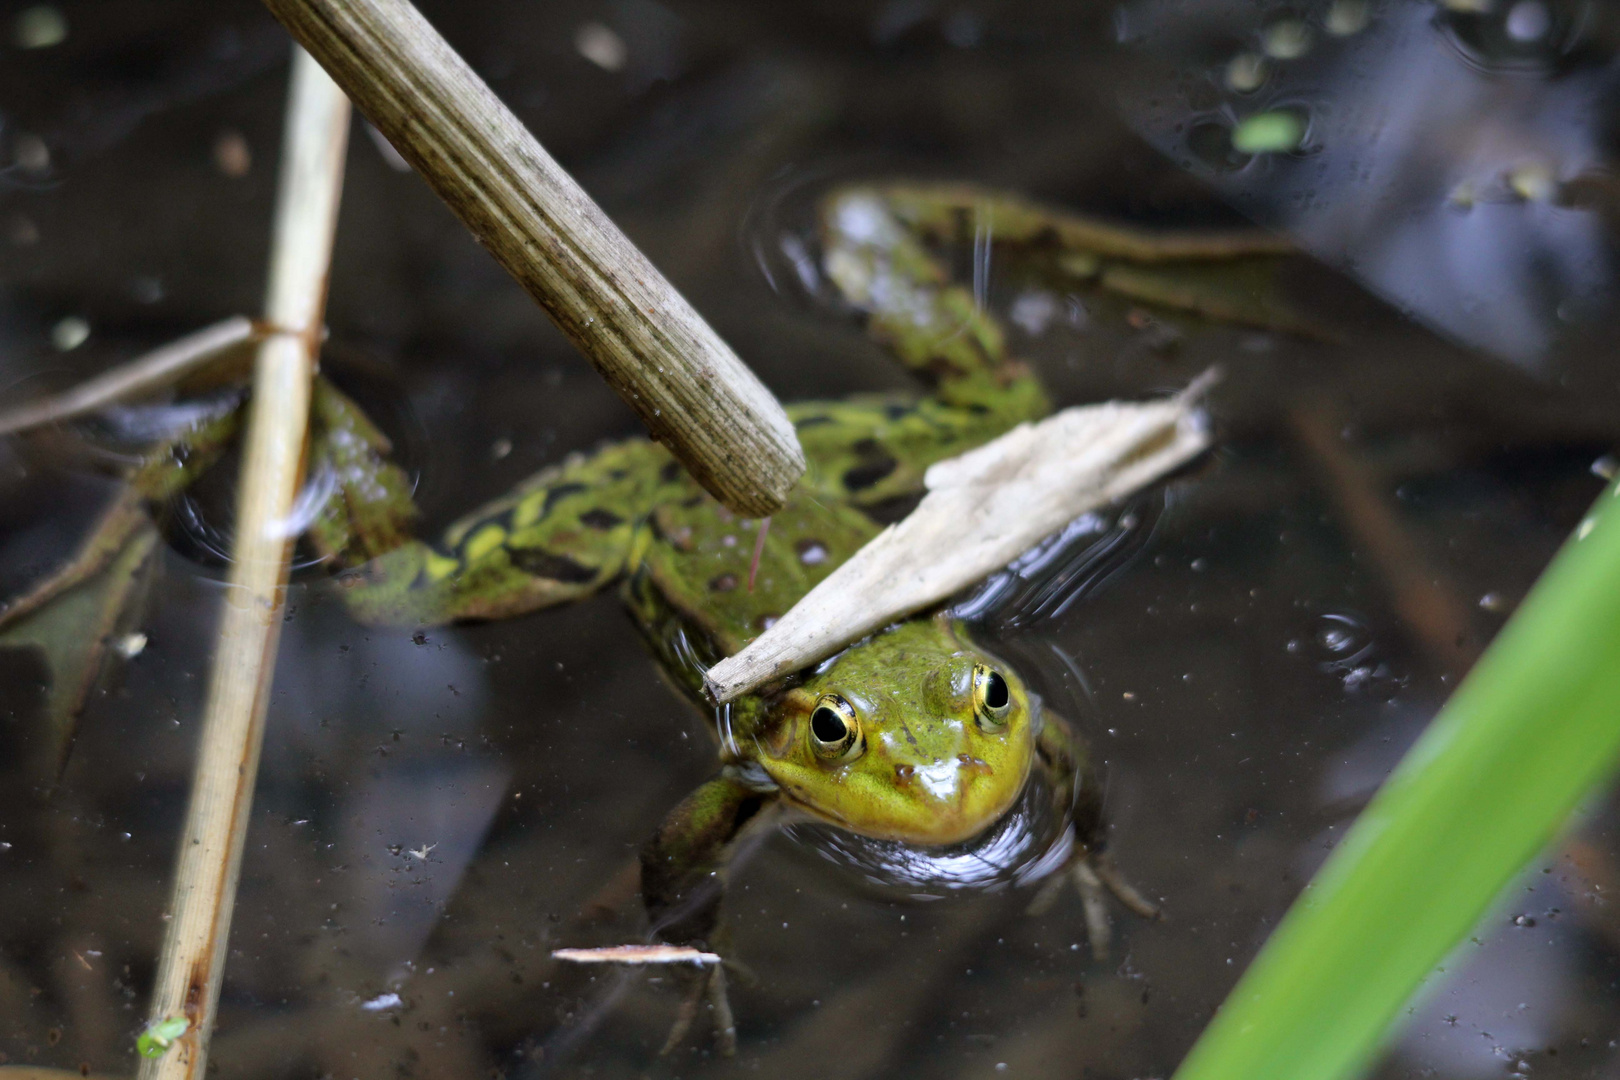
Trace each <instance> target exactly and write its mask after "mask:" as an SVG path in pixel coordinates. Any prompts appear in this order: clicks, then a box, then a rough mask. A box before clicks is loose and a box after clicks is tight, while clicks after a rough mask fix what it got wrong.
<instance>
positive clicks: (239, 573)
mask: <svg viewBox="0 0 1620 1080" xmlns="http://www.w3.org/2000/svg"><path fill="white" fill-rule="evenodd" d="M348 129H349V103H348V101H347V100H346V99H345V98H344V96H343V93H342V91H340V90H339V89H338V88H337V87H336V86H335V85H334V84H333V83H332V81H331V79H329V78H328V77H327V75H326V73H325V72H324V71H322V70H321V68H320V65H318V64H316V63H315V61H313V60H312V59H310V57H309V56H308V55H307V54H306V53H304V52H303V50H295V53H294V60H293V74H292V85H291V89H290V91H289V95H288V103H287V124H286V137H285V145H284V149H283V151H282V165H281V179H280V188H279V192H278V196H277V203H276V217H275V228H274V235H273V239H272V247H271V252H270V284H269V290H268V295H267V297H266V301H265V316H266V320H267V321H268V322H269V323H270V324H271V325H273V326H277V327H281V328H284V329H285V330H286V331H288V332H286V333H278V334H276V335H275V336H273V337H270V338H268V339H267V340H266V341H265V342H264V343H263V345H261V346H260V349H259V355H258V360H257V363H256V365H255V368H254V376H253V399H252V404H251V411H250V414H249V419H248V428H247V438H246V450H245V454H244V460H243V463H242V484H241V491H242V506H241V511H240V513H239V520H238V522H237V533H236V542H235V545H234V548H233V550H232V564H231V575H230V589H229V591H228V592H227V594H226V607H225V612H224V617H223V619H222V620H221V624H220V631H219V647H218V651H217V653H216V654H215V656H214V666H213V673H212V679H211V682H210V685H209V693H208V701H207V705H206V707H205V711H204V713H203V722H202V736H201V746H200V749H199V752H198V756H197V772H196V779H195V781H194V783H193V786H192V792H191V805H190V807H189V808H188V809H187V812H186V822H185V830H184V832H183V833H182V834H181V844H180V858H179V864H178V867H177V869H176V877H175V886H174V896H173V900H172V903H171V906H170V922H169V925H168V930H167V934H166V935H165V937H164V942H163V953H162V956H161V958H160V960H159V962H158V975H157V985H156V988H155V990H154V993H153V1001H152V1011H151V1020H152V1022H153V1024H161V1023H162V1022H164V1021H166V1020H173V1019H175V1018H184V1019H185V1020H186V1021H187V1025H186V1028H185V1031H184V1033H183V1035H181V1037H180V1038H179V1039H178V1040H176V1041H174V1042H173V1044H172V1045H170V1046H168V1047H167V1049H166V1050H162V1051H161V1052H160V1053H159V1054H158V1056H156V1057H148V1058H146V1059H145V1060H143V1061H142V1063H141V1070H140V1073H139V1075H140V1077H141V1080H160V1078H161V1080H181V1078H185V1080H194V1078H198V1077H201V1076H203V1075H204V1069H205V1067H206V1065H207V1057H208V1040H209V1036H210V1034H211V1032H212V1030H213V1023H214V1012H215V1007H216V1006H217V1004H218V1001H219V985H220V976H221V974H222V972H223V970H224V966H225V956H226V944H227V941H228V939H229V937H230V925H231V908H232V906H233V904H234V902H235V899H236V883H237V876H238V873H239V871H240V868H241V861H242V847H243V842H244V839H245V837H246V835H247V824H248V816H249V814H248V811H249V808H250V805H251V803H252V799H253V784H254V779H255V776H256V774H257V772H258V765H259V749H260V746H261V744H262V741H263V732H264V714H265V706H266V704H267V702H268V698H269V689H270V678H271V673H272V671H273V669H274V667H275V656H276V647H277V645H278V643H279V640H280V630H281V608H282V603H283V599H284V597H283V594H284V592H285V588H286V581H287V560H288V555H289V553H290V551H291V546H292V541H293V538H294V530H292V529H290V528H289V527H288V526H287V518H288V514H289V511H290V510H291V508H292V504H293V498H294V495H295V494H296V492H297V490H298V486H299V483H300V481H301V479H302V476H303V463H304V444H305V439H306V436H307V434H308V423H309V397H310V385H311V381H312V379H313V377H314V370H315V354H316V350H317V348H318V347H319V341H320V328H321V316H322V312H323V309H324V307H325V303H326V283H327V274H328V271H329V268H330V265H331V253H332V236H333V231H334V229H335V226H336V222H337V209H338V200H339V196H340V194H341V192H342V186H343V159H344V152H345V149H346V147H347V140H348ZM148 1030H149V1031H150V1030H151V1027H149V1028H148Z"/></svg>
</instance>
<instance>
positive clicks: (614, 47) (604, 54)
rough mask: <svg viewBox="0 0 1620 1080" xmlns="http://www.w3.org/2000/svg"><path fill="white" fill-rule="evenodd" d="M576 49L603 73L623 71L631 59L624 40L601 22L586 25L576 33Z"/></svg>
mask: <svg viewBox="0 0 1620 1080" xmlns="http://www.w3.org/2000/svg"><path fill="white" fill-rule="evenodd" d="M574 48H575V49H577V50H578V51H579V55H581V56H583V57H584V58H585V59H587V60H589V61H590V62H591V63H593V64H595V65H596V66H597V67H599V68H601V69H602V70H603V71H622V70H624V64H625V61H626V60H628V59H630V50H629V48H628V47H627V46H626V45H625V43H624V38H622V37H620V36H619V35H618V34H616V33H614V32H613V30H612V29H610V28H609V27H606V26H603V25H602V24H601V23H599V22H588V23H585V24H584V25H582V26H581V27H580V28H579V29H578V30H576V31H574Z"/></svg>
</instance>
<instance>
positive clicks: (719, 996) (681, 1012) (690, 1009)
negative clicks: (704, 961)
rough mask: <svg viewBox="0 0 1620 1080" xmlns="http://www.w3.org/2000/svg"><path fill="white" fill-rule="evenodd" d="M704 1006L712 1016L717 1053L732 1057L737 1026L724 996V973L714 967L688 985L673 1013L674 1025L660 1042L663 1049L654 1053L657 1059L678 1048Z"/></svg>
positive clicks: (705, 969)
mask: <svg viewBox="0 0 1620 1080" xmlns="http://www.w3.org/2000/svg"><path fill="white" fill-rule="evenodd" d="M705 1003H707V1004H708V1007H709V1011H710V1012H711V1013H712V1014H713V1016H714V1037H715V1042H716V1043H717V1044H718V1045H719V1048H720V1053H721V1054H723V1055H725V1056H726V1057H733V1056H735V1055H736V1053H737V1023H736V1020H735V1019H734V1018H733V1017H732V1014H731V999H730V997H729V996H728V995H727V994H726V969H725V965H724V964H714V965H713V966H710V967H706V968H704V969H703V970H702V971H701V972H700V973H699V974H697V975H696V976H694V977H693V978H692V979H691V981H690V982H688V984H687V986H686V993H685V994H684V995H683V996H682V998H681V1004H680V1008H679V1009H678V1010H677V1011H676V1013H675V1023H673V1024H672V1025H670V1029H669V1038H667V1039H665V1040H664V1046H663V1049H661V1050H659V1051H658V1056H659V1057H666V1056H668V1055H669V1054H670V1053H672V1052H673V1051H674V1049H675V1048H676V1047H677V1046H679V1045H680V1044H681V1041H682V1040H683V1039H685V1038H686V1033H687V1032H688V1031H690V1030H691V1028H692V1021H694V1020H696V1019H697V1014H698V1010H699V1009H701V1008H702V1007H703V1006H704V1004H705Z"/></svg>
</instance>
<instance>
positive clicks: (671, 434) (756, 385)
mask: <svg viewBox="0 0 1620 1080" xmlns="http://www.w3.org/2000/svg"><path fill="white" fill-rule="evenodd" d="M265 4H266V6H267V7H269V8H270V10H271V11H272V12H273V13H274V14H275V16H276V17H277V18H278V19H280V20H281V21H282V23H283V24H285V25H286V27H287V29H288V30H290V31H292V35H293V37H295V38H297V39H298V40H299V42H301V43H302V44H303V46H304V48H306V49H308V50H309V51H310V53H312V54H313V55H314V56H315V57H316V58H317V59H319V60H320V62H321V63H322V64H324V65H325V66H326V69H327V70H328V71H329V72H331V73H332V77H333V78H334V79H336V80H337V83H338V85H339V86H341V87H342V88H343V89H344V91H346V92H347V93H348V94H349V96H350V97H352V98H353V99H354V103H355V105H356V106H357V107H358V108H359V109H360V111H361V112H363V113H365V115H366V117H367V118H368V119H369V120H370V121H371V122H372V123H373V124H375V125H376V126H377V128H378V130H380V131H381V132H382V133H383V134H384V135H386V136H387V137H388V141H389V142H390V143H392V144H393V145H394V147H395V149H397V150H398V151H399V152H400V154H401V155H402V156H403V157H404V158H405V160H406V161H409V162H410V163H411V165H412V166H413V167H414V168H415V169H416V171H417V172H418V173H419V174H420V175H421V176H422V177H423V179H425V180H426V181H427V182H428V184H429V185H430V186H431V187H432V188H433V190H434V191H436V192H437V193H438V194H439V197H440V198H442V199H443V200H444V201H445V203H446V204H448V205H449V207H450V209H451V210H452V211H454V212H455V214H456V215H457V216H458V217H460V218H461V220H462V222H463V223H464V224H465V225H466V226H467V228H469V229H471V230H472V233H473V235H474V236H476V237H477V238H478V241H479V243H481V244H483V245H484V246H485V247H486V248H488V249H489V251H490V254H492V255H494V256H495V258H496V260H497V261H499V262H500V264H501V265H502V266H504V267H505V268H506V270H507V272H508V273H510V274H511V275H512V276H513V277H514V278H516V279H517V280H518V282H519V284H521V285H522V286H523V287H524V288H525V289H527V290H528V291H529V294H530V295H531V296H533V297H534V298H535V299H536V300H537V301H539V303H540V306H541V307H543V308H545V310H546V312H547V313H548V314H550V316H551V318H552V319H553V320H554V321H555V322H556V324H557V325H558V326H559V327H560V328H561V329H562V331H563V333H565V334H567V335H568V337H569V338H570V339H572V340H573V342H574V344H576V345H577V346H579V348H580V350H581V351H583V352H584V353H585V355H586V356H587V357H588V358H589V359H590V361H591V363H592V364H594V365H595V366H596V369H597V370H598V371H599V372H601V373H602V376H603V378H605V379H607V381H608V384H609V385H610V386H612V387H613V389H614V390H615V391H616V392H617V393H618V394H619V396H620V397H622V398H623V399H624V400H625V402H626V403H627V404H629V406H630V407H631V408H632V409H634V410H635V411H636V413H637V414H638V415H640V417H641V420H642V422H643V423H645V424H646V425H647V428H648V430H649V431H650V432H651V433H652V436H653V438H655V439H657V440H658V441H659V442H662V443H664V444H665V445H666V446H668V447H669V448H670V450H671V451H672V452H673V453H674V454H675V456H676V457H677V458H679V459H680V461H681V463H682V464H683V465H685V466H686V468H687V469H688V471H690V472H691V474H692V475H693V477H694V478H696V479H697V481H698V482H699V483H701V484H702V485H703V486H704V487H705V488H707V489H708V490H709V491H710V492H712V493H713V494H714V496H715V497H716V498H718V499H719V500H720V501H721V502H723V503H725V504H726V505H727V506H729V507H731V508H732V509H733V510H736V511H738V512H739V513H742V514H745V515H748V516H751V517H752V516H759V515H762V514H769V513H771V512H773V511H775V510H777V509H780V508H781V506H782V502H783V499H784V498H785V497H786V495H787V492H788V490H789V489H790V488H792V486H793V485H794V483H796V482H797V481H798V479H799V477H800V476H801V475H802V474H803V473H804V469H805V462H804V454H803V451H802V450H801V449H800V448H799V441H798V437H797V436H796V435H795V434H794V431H793V425H792V423H791V422H789V420H788V418H787V414H786V413H785V412H783V410H782V406H781V405H780V404H778V403H777V401H776V399H775V398H774V397H772V396H771V393H770V391H769V390H767V389H765V387H764V386H763V385H762V384H761V383H760V382H759V380H758V379H756V378H755V377H754V374H753V373H752V372H751V371H749V370H748V368H747V366H745V365H744V364H743V362H742V361H741V360H739V359H738V358H737V356H736V354H735V353H733V352H732V351H731V349H730V348H729V347H728V346H727V345H726V343H725V342H724V341H722V340H721V339H720V337H719V335H717V334H716V333H715V332H714V331H713V330H712V329H711V328H710V327H709V325H708V324H707V323H706V322H704V321H703V318H702V316H700V315H699V314H698V313H697V312H696V311H694V310H693V309H692V307H691V305H690V304H688V303H687V302H686V300H685V299H684V298H683V297H682V296H681V295H680V293H678V292H676V291H675V288H674V286H672V285H670V283H669V282H668V281H666V280H665V279H664V277H663V275H662V274H660V273H659V272H658V270H657V269H656V268H655V267H654V266H653V265H652V263H650V262H648V261H647V257H646V256H645V255H643V254H642V253H641V252H640V251H638V250H637V249H636V247H635V245H634V244H632V243H631V242H630V240H629V239H628V238H627V237H626V236H625V235H624V234H623V233H622V232H620V231H619V229H618V227H617V226H615V225H614V224H613V222H612V221H610V220H609V219H608V217H607V215H606V214H604V213H603V212H602V210H601V208H600V207H598V206H597V205H596V204H595V203H594V202H592V201H591V199H590V196H588V195H586V194H585V192H584V190H583V189H582V188H581V187H580V186H579V185H578V184H577V183H575V182H574V180H573V178H572V177H570V176H569V175H568V174H567V173H566V172H564V171H563V170H562V168H561V167H560V166H558V164H557V163H556V162H555V161H553V160H552V159H551V156H550V155H549V154H547V153H546V151H545V149H544V148H542V147H541V145H540V144H539V143H538V142H537V141H536V140H535V138H534V136H533V135H531V134H530V133H529V131H528V129H526V128H525V127H524V126H523V124H522V122H521V121H519V120H518V118H517V117H516V116H514V115H512V112H511V110H509V109H507V107H506V106H505V105H503V104H502V103H501V100H500V99H499V98H497V97H496V96H495V93H494V91H492V90H490V88H489V87H488V86H487V85H485V83H484V81H483V80H482V79H480V78H479V77H478V76H477V75H476V74H475V73H474V72H473V70H472V69H471V68H470V67H468V66H467V63H466V62H465V61H464V60H462V58H461V57H460V56H459V55H457V54H456V52H455V50H454V49H452V48H451V47H450V45H449V44H448V43H447V42H446V41H445V40H444V39H443V38H442V37H440V36H439V34H438V32H437V31H435V30H434V29H433V27H432V26H430V25H429V24H428V22H427V20H426V19H424V18H423V17H422V15H421V13H419V12H418V11H417V10H416V8H414V7H413V6H411V4H410V3H409V0H265Z"/></svg>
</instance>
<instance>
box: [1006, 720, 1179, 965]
mask: <svg viewBox="0 0 1620 1080" xmlns="http://www.w3.org/2000/svg"><path fill="white" fill-rule="evenodd" d="M1036 750H1037V753H1038V755H1039V760H1040V763H1041V766H1042V768H1043V769H1044V770H1045V771H1046V774H1047V778H1048V780H1049V782H1050V784H1051V788H1052V798H1053V801H1054V803H1055V804H1056V805H1055V809H1056V810H1057V811H1058V812H1059V813H1060V814H1061V815H1062V816H1063V817H1065V818H1067V819H1068V820H1069V822H1070V829H1071V831H1072V837H1071V840H1072V843H1073V848H1072V854H1071V855H1070V857H1069V862H1068V863H1067V865H1065V866H1064V867H1063V869H1062V870H1060V871H1058V872H1057V873H1056V874H1053V875H1052V876H1051V877H1050V878H1048V879H1047V881H1046V882H1045V883H1044V884H1043V885H1042V886H1041V888H1040V891H1038V892H1037V893H1036V894H1035V898H1034V900H1033V901H1031V902H1030V905H1029V909H1028V911H1029V914H1031V915H1041V914H1044V913H1045V912H1046V911H1048V910H1050V909H1051V907H1052V905H1053V904H1054V903H1056V901H1057V899H1058V897H1059V896H1060V895H1061V894H1062V892H1063V890H1064V886H1065V885H1066V884H1069V883H1073V885H1074V887H1075V891H1077V892H1078V893H1079V894H1080V903H1081V907H1082V909H1083V911H1084V913H1085V921H1086V936H1087V938H1088V939H1089V941H1090V944H1091V952H1092V955H1093V956H1095V957H1096V958H1097V959H1098V960H1104V959H1107V957H1108V951H1109V946H1110V944H1111V940H1112V937H1113V929H1112V926H1111V923H1110V920H1109V917H1108V894H1110V893H1112V894H1113V896H1114V897H1115V898H1116V899H1118V900H1119V902H1120V903H1122V904H1124V905H1125V907H1126V908H1128V909H1130V910H1131V911H1132V912H1134V913H1135V914H1137V915H1139V916H1141V917H1142V918H1144V919H1162V918H1164V915H1163V913H1162V912H1161V911H1160V910H1159V908H1158V907H1157V906H1156V905H1155V904H1154V903H1153V902H1152V901H1150V900H1148V899H1147V898H1146V897H1144V896H1143V895H1142V894H1141V893H1140V892H1138V891H1137V890H1136V889H1135V888H1134V887H1133V886H1132V885H1131V884H1130V883H1129V882H1128V881H1126V880H1125V877H1124V875H1123V874H1121V873H1120V871H1119V868H1118V867H1116V866H1115V865H1114V863H1113V860H1112V859H1111V858H1110V857H1109V855H1108V852H1107V851H1106V850H1105V835H1106V825H1105V823H1104V820H1103V815H1102V798H1101V793H1100V791H1099V788H1098V785H1097V782H1096V778H1095V776H1094V775H1093V773H1092V770H1091V767H1090V763H1089V761H1088V759H1087V755H1086V752H1085V744H1084V743H1083V742H1082V741H1080V740H1079V738H1078V737H1077V736H1075V734H1074V733H1073V732H1072V731H1071V730H1070V728H1069V725H1068V722H1067V721H1065V720H1064V719H1063V718H1062V717H1061V716H1058V715H1056V714H1055V713H1052V712H1050V711H1048V712H1047V713H1046V715H1045V724H1044V726H1043V727H1042V729H1041V732H1040V735H1039V736H1038V738H1037V741H1036Z"/></svg>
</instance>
